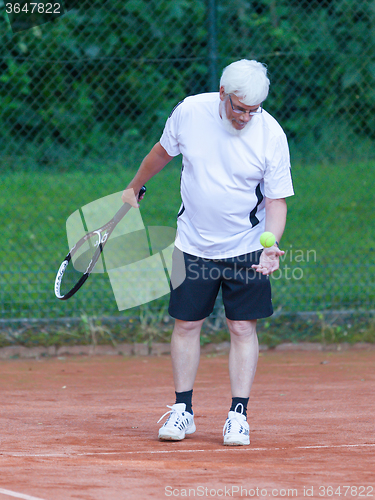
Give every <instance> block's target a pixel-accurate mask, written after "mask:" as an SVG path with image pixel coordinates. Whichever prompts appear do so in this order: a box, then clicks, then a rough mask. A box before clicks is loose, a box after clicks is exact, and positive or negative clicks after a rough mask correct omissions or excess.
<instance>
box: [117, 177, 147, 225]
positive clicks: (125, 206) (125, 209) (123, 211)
mask: <svg viewBox="0 0 375 500" xmlns="http://www.w3.org/2000/svg"><path fill="white" fill-rule="evenodd" d="M145 192H146V186H142V187H141V189H140V190H139V193H138V198H139V197H140V196H142V195H143V194H145ZM131 208H132V206H131V205H130V204H129V203H124V204H123V205H122V207H121V208H120V210H118V212H117V213H116V214H115V216H114V217H113V221H114V223H115V224H117V223H118V222H120V220H121V219H122V218H123V217H124V216H125V215H126V214H127V213H128V212H129V210H130V209H131Z"/></svg>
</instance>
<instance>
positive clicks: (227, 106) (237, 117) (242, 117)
mask: <svg viewBox="0 0 375 500" xmlns="http://www.w3.org/2000/svg"><path fill="white" fill-rule="evenodd" d="M230 97H231V100H232V104H231V102H230V100H229V96H228V94H226V93H225V91H224V87H220V99H221V101H222V103H223V108H224V110H225V113H226V116H227V119H228V120H229V122H230V124H231V125H232V127H233V128H234V129H235V130H237V131H238V132H240V131H241V130H244V129H245V127H246V125H247V124H248V123H249V122H250V121H251V119H252V118H253V117H252V116H250V115H249V113H248V111H256V110H257V109H258V108H259V106H260V103H259V104H256V105H255V106H247V105H246V104H243V103H242V102H241V101H240V100H239V98H238V97H237V96H236V95H235V94H231V96H230ZM232 105H233V108H234V109H235V110H241V111H243V113H242V114H241V113H236V112H235V111H233V109H232ZM222 118H224V117H222Z"/></svg>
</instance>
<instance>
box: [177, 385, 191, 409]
mask: <svg viewBox="0 0 375 500" xmlns="http://www.w3.org/2000/svg"><path fill="white" fill-rule="evenodd" d="M192 398H193V389H192V390H191V391H185V392H176V403H185V405H186V411H188V412H189V413H191V414H193V408H192V404H191V400H192Z"/></svg>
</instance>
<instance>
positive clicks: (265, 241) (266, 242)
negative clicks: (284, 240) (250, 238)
mask: <svg viewBox="0 0 375 500" xmlns="http://www.w3.org/2000/svg"><path fill="white" fill-rule="evenodd" d="M275 243H276V238H275V235H274V234H272V233H270V232H269V231H266V232H265V233H262V234H261V235H260V244H261V245H262V247H265V248H269V247H272V245H274V244H275Z"/></svg>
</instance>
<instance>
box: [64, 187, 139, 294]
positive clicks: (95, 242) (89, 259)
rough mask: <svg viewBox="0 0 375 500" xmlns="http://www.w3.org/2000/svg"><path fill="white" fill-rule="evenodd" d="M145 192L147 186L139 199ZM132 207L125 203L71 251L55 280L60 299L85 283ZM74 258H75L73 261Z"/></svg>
mask: <svg viewBox="0 0 375 500" xmlns="http://www.w3.org/2000/svg"><path fill="white" fill-rule="evenodd" d="M145 192H146V186H143V187H142V188H141V189H140V191H139V194H138V197H141V196H142V195H143V194H144V193H145ZM131 207H132V206H131V205H130V204H129V203H124V204H123V205H122V207H121V208H120V210H118V212H117V213H116V214H115V215H114V217H113V218H112V219H111V220H110V221H108V222H107V223H106V224H104V226H102V227H100V228H98V229H96V230H95V231H90V232H89V233H87V234H85V236H83V238H81V239H80V240H79V241H78V242H77V243H76V244H75V245H74V247H73V248H72V249H71V250H70V252H69V253H68V255H67V256H66V257H65V259H64V260H63V262H62V264H61V266H60V268H59V270H58V271H57V275H56V279H55V295H56V297H57V298H58V299H60V300H67V299H70V297H72V296H73V295H74V294H75V293H76V292H77V291H78V290H79V289H80V288H81V286H82V285H83V284H84V283H85V281H86V280H87V278H88V277H89V276H90V274H91V273H92V271H93V269H94V267H95V264H96V263H97V262H98V260H99V257H100V255H101V253H102V252H103V248H104V246H105V244H106V243H107V241H108V239H109V237H110V236H111V234H112V232H113V230H114V229H115V227H116V226H117V224H118V223H119V222H120V220H121V219H122V218H123V217H124V216H125V215H126V214H127V213H128V212H129V210H130V209H131ZM83 245H84V247H83ZM79 249H81V253H80V255H78V256H77V252H78V251H79ZM73 257H75V258H74V259H73ZM73 260H74V263H73Z"/></svg>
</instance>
